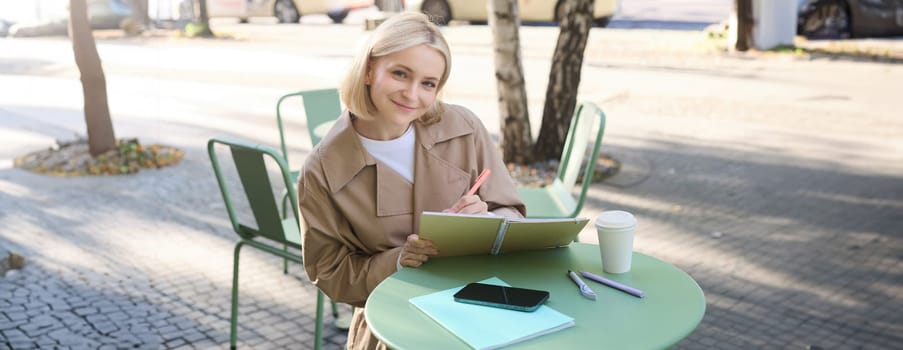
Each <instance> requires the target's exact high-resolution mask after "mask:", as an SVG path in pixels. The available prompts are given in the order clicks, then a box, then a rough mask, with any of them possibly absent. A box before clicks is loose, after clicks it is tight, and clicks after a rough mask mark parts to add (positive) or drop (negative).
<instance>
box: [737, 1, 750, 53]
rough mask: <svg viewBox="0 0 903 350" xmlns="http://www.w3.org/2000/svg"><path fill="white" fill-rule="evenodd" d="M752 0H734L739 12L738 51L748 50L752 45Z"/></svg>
mask: <svg viewBox="0 0 903 350" xmlns="http://www.w3.org/2000/svg"><path fill="white" fill-rule="evenodd" d="M752 7H753V5H752V0H734V11H736V12H737V43H736V44H735V45H734V48H735V49H736V50H737V51H746V50H749V48H750V47H751V46H752V44H753V42H752V40H753V39H752V32H753V25H754V24H755V19H754V18H753V8H752Z"/></svg>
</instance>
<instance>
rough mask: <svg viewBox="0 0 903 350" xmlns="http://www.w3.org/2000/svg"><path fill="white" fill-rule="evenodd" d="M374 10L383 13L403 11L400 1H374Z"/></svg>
mask: <svg viewBox="0 0 903 350" xmlns="http://www.w3.org/2000/svg"><path fill="white" fill-rule="evenodd" d="M376 8H378V9H379V10H380V11H383V12H401V11H403V10H404V6H403V5H402V4H401V0H376Z"/></svg>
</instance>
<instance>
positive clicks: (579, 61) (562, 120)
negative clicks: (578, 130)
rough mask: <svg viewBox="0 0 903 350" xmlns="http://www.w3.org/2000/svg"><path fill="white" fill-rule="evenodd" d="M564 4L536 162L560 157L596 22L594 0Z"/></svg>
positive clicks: (534, 155)
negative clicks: (594, 22) (584, 54)
mask: <svg viewBox="0 0 903 350" xmlns="http://www.w3.org/2000/svg"><path fill="white" fill-rule="evenodd" d="M561 6H562V10H563V13H564V14H565V15H564V16H562V18H561V21H560V22H559V28H560V29H561V31H560V33H559V34H558V44H557V45H556V46H555V54H554V55H553V56H552V68H551V69H550V72H549V85H548V87H547V88H546V103H545V107H543V111H542V127H541V128H540V129H539V138H538V139H537V140H536V144H535V145H534V146H533V157H534V161H546V160H557V159H558V158H559V157H561V150H562V148H563V147H564V141H565V139H566V138H567V133H568V128H570V125H571V118H572V117H573V114H574V108H575V106H576V105H577V89H578V88H579V87H580V71H581V68H582V67H583V51H584V49H586V40H587V38H588V37H589V30H590V28H592V25H593V0H564V2H563V3H562V4H561Z"/></svg>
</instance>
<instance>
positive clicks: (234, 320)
mask: <svg viewBox="0 0 903 350" xmlns="http://www.w3.org/2000/svg"><path fill="white" fill-rule="evenodd" d="M244 244H245V242H243V241H239V242H238V243H236V244H235V253H234V256H233V257H232V317H231V319H230V322H229V348H230V349H232V350H235V343H237V340H238V256H239V255H238V253H239V252H241V246H243V245H244Z"/></svg>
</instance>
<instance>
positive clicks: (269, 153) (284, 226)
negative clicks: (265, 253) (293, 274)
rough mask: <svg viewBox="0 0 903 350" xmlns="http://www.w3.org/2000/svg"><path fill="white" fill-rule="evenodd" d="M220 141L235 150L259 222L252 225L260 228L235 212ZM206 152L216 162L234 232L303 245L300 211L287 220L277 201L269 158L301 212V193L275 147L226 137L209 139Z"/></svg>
mask: <svg viewBox="0 0 903 350" xmlns="http://www.w3.org/2000/svg"><path fill="white" fill-rule="evenodd" d="M217 144H220V145H224V146H227V147H229V149H230V150H231V151H232V159H233V161H234V162H235V169H236V171H237V173H238V177H239V179H240V180H241V184H242V187H243V188H244V192H245V196H246V197H247V200H248V204H249V206H250V208H251V212H252V213H253V214H254V219H255V221H256V222H257V224H256V225H253V226H256V227H257V228H253V227H252V225H247V224H244V223H241V222H240V219H239V217H238V216H237V215H236V213H235V208H234V206H233V204H232V196H231V195H230V193H229V189H228V187H227V186H226V182H225V178H224V177H223V172H222V169H221V167H220V162H219V157H218V156H217V154H216V145H217ZM207 153H208V155H209V156H210V163H211V164H212V165H213V171H214V173H215V174H216V181H217V183H218V184H219V189H220V192H222V195H223V201H224V202H225V204H226V211H228V213H229V220H230V221H231V222H232V228H233V229H234V230H235V232H236V233H238V235H239V236H241V237H242V238H244V239H254V238H257V237H263V238H267V239H270V240H273V241H276V242H278V243H283V244H288V245H291V246H295V247H299V248H300V242H301V233H300V220H299V218H298V215H292V218H290V219H287V220H283V219H282V216H281V215H280V211H279V207H278V205H277V202H276V195H275V193H274V189H273V187H272V184H271V182H270V177H269V175H268V172H267V162H266V158H270V159H272V160H273V161H275V163H276V164H277V165H278V167H279V170H280V174H281V177H282V181H283V182H284V185H285V188H286V190H287V191H288V195H289V197H290V199H289V202H290V203H291V204H292V209H294V211H293V212H294V213H298V194H297V192H295V190H294V184H293V183H292V180H291V177H290V175H289V174H290V173H289V170H288V164H287V161H286V160H285V158H283V157H282V156H281V155H279V153H278V152H277V151H276V150H274V149H272V148H269V147H266V146H263V145H258V144H254V143H250V142H246V141H242V140H237V139H232V138H225V137H220V138H213V139H210V141H208V142H207Z"/></svg>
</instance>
